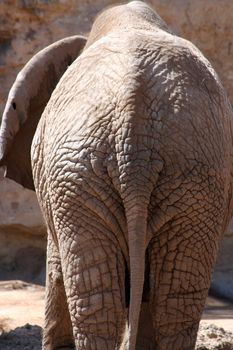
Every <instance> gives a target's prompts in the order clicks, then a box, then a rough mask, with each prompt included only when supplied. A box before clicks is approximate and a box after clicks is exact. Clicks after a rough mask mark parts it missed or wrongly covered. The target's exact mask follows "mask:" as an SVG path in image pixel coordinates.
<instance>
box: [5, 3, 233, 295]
mask: <svg viewBox="0 0 233 350" xmlns="http://www.w3.org/2000/svg"><path fill="white" fill-rule="evenodd" d="M0 3H1V6H0V116H1V115H2V111H3V109H4V104H5V102H6V98H7V94H8V91H9V89H10V87H11V85H12V83H13V81H14V80H15V77H16V75H17V73H18V72H19V70H20V69H21V68H22V66H23V65H24V64H25V63H26V62H27V61H28V60H29V59H30V58H31V57H32V56H33V55H34V54H35V53H36V52H38V51H39V50H40V49H42V48H44V47H45V46H47V45H49V44H50V43H52V42H54V41H56V40H58V39H61V38H63V37H66V36H70V35H74V34H85V33H88V31H89V29H90V27H91V24H92V22H93V19H94V17H95V16H96V14H97V13H98V12H99V11H100V10H101V9H103V8H104V7H106V6H109V5H113V4H116V3H118V1H114V0H112V1H111V0H78V1H77V0H36V1H35V0H17V1H16V0H4V1H1V0H0ZM148 3H150V4H151V5H152V7H154V8H155V9H156V10H157V12H158V13H159V14H160V15H161V17H162V18H163V19H164V20H165V21H166V22H167V23H168V24H169V25H170V27H171V28H172V29H173V30H174V32H176V33H177V34H178V35H180V36H182V37H184V38H186V39H189V40H191V41H192V42H193V43H194V44H195V45H196V46H197V47H198V48H199V49H200V50H201V51H202V52H203V53H204V54H205V55H206V57H207V58H208V59H209V60H210V62H211V63H212V64H213V66H214V68H215V69H216V71H217V72H218V74H219V76H220V78H221V79H222V82H223V85H224V86H225V89H226V90H227V92H228V95H229V97H230V99H231V102H232V103H233V18H232V13H233V1H232V0H221V1H219V0H195V1H191V0H173V1H170V0H150V1H148ZM16 187H17V188H16ZM25 191H26V190H23V189H22V188H21V187H20V186H17V185H15V184H14V183H13V182H9V181H8V180H5V181H4V183H2V184H1V185H0V196H1V199H0V235H1V237H0V239H1V242H4V243H2V244H1V249H0V262H1V261H5V262H6V261H10V260H11V259H15V257H16V256H17V254H18V253H17V252H19V251H21V250H20V249H24V247H29V248H30V246H31V245H32V246H33V247H36V249H37V248H38V247H39V248H42V247H43V249H44V246H45V243H44V242H45V240H44V236H43V234H44V232H45V231H44V229H43V228H42V219H41V216H40V213H39V208H38V206H37V202H36V198H35V194H31V192H30V191H26V192H25ZM32 234H33V235H32ZM29 237H33V238H32V239H31V238H29ZM232 240H233V238H231V240H230V241H231V242H232ZM33 242H34V243H33ZM227 242H229V240H228V241H227ZM228 246H229V243H228V244H226V247H228ZM30 249H31V248H30ZM224 256H226V255H225V248H224V244H223V248H222V251H221V255H220V258H219V260H218V261H219V263H218V267H217V269H216V274H215V277H214V281H215V286H216V283H218V285H219V286H220V285H221V284H222V283H225V285H226V286H227V288H228V290H231V291H232V290H233V273H231V274H230V275H229V274H227V273H225V272H224V273H222V272H221V271H220V270H221V269H224V271H226V267H225V266H227V265H229V264H230V265H231V266H233V258H232V254H230V255H227V256H228V260H227V262H226V259H225V260H224V264H223V263H222V261H223V260H221V259H223V257H224ZM221 257H222V258H221ZM1 259H2V260H1ZM223 265H224V268H222V266H223ZM219 271H220V272H219ZM219 273H220V275H221V278H222V279H221V278H220V277H219V276H220V275H219ZM225 276H227V277H225ZM226 278H227V282H226ZM216 281H217V282H216ZM224 281H225V282H224ZM229 281H230V283H231V284H229ZM232 298H233V293H232Z"/></svg>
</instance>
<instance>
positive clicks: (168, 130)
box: [43, 31, 231, 189]
mask: <svg viewBox="0 0 233 350" xmlns="http://www.w3.org/2000/svg"><path fill="white" fill-rule="evenodd" d="M123 34H124V35H122V36H120V35H119V33H115V34H111V36H109V37H107V38H102V39H100V40H99V41H97V42H96V43H95V44H93V45H91V46H90V47H89V48H88V49H87V50H85V51H84V52H83V53H82V55H81V56H80V57H79V58H78V59H77V60H76V61H75V62H74V63H73V64H72V65H71V66H70V68H69V69H68V70H67V72H66V73H65V74H64V76H63V78H62V79H61V80H60V82H59V84H58V86H57V88H56V89H55V91H54V93H53V95H52V98H51V100H50V101H49V103H48V106H47V108H46V110H45V113H44V115H43V118H44V120H45V124H47V125H49V127H45V134H44V139H45V155H46V156H45V162H47V163H48V166H49V167H50V168H51V167H53V168H56V164H57V163H58V162H63V163H64V162H66V163H69V160H70V159H72V162H73V163H74V164H77V163H78V162H79V159H81V160H82V161H81V162H83V160H84V159H85V162H86V163H89V164H95V167H96V168H99V171H100V172H101V169H100V168H101V167H102V168H104V166H105V165H106V163H108V164H109V167H110V168H111V169H115V170H114V171H113V173H112V177H113V178H118V179H121V180H118V181H116V187H117V188H118V189H120V188H121V187H122V184H121V183H120V182H121V181H122V183H123V184H125V182H127V181H128V180H127V181H126V177H129V178H130V177H132V174H143V172H144V173H146V174H145V176H144V179H143V180H142V179H141V177H140V176H141V175H140V176H139V178H138V182H137V181H135V183H136V187H137V186H138V184H140V183H142V182H145V181H146V180H145V179H147V180H148V178H149V179H150V181H151V182H152V183H153V186H154V185H155V183H156V181H157V175H158V173H161V171H162V170H161V169H163V174H164V175H163V176H165V175H166V174H171V176H173V177H174V176H177V174H180V173H183V174H186V175H187V176H194V175H193V174H192V173H195V172H196V170H195V169H199V170H197V176H198V177H200V173H201V172H204V176H205V177H208V176H209V175H208V174H209V172H210V173H214V174H218V175H214V176H215V177H216V176H218V177H226V176H228V175H227V174H228V173H229V170H227V174H225V175H224V176H223V172H224V170H223V169H228V168H229V169H230V166H229V164H230V146H229V145H230V143H231V135H230V109H229V104H228V102H227V99H226V96H225V93H224V91H223V88H222V86H221V83H220V82H219V80H218V77H217V75H216V73H215V72H214V70H213V69H212V67H211V65H210V64H209V62H208V61H207V60H206V59H205V58H204V57H203V56H202V54H201V53H200V52H199V51H198V49H196V48H195V47H194V46H193V45H192V44H191V43H189V42H187V41H186V40H183V39H180V38H177V37H175V36H173V35H171V34H168V33H165V32H163V31H158V33H157V34H156V33H148V32H147V31H139V32H135V33H127V32H124V33H123ZM46 158H47V160H46ZM91 159H94V160H95V161H93V162H92V161H91ZM90 167H91V168H92V165H90ZM71 168H72V167H71ZM60 169H62V167H60ZM119 169H120V170H119ZM144 169H146V170H144ZM225 173H226V172H225ZM125 174H127V175H126V177H125ZM148 174H149V175H148ZM188 174H189V175H188ZM134 177H135V178H137V176H134Z"/></svg>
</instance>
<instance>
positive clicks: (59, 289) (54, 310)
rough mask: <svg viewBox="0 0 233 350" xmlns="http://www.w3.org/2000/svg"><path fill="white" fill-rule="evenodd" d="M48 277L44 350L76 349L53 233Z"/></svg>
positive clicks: (50, 241)
mask: <svg viewBox="0 0 233 350" xmlns="http://www.w3.org/2000/svg"><path fill="white" fill-rule="evenodd" d="M47 251H48V252H47V278H46V300H45V324H44V332H43V346H42V349H43V350H71V349H72V350H74V349H75V345H74V339H73V332H72V326H71V320H70V314H69V311H68V306H67V302H66V299H67V298H66V295H65V289H64V284H63V276H62V271H61V262H60V255H59V252H58V249H57V247H56V244H55V242H54V241H53V237H52V235H51V233H48V249H47Z"/></svg>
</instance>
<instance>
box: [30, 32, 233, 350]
mask: <svg viewBox="0 0 233 350" xmlns="http://www.w3.org/2000/svg"><path fill="white" fill-rule="evenodd" d="M124 35H125V36H124V39H122V38H118V37H117V36H112V37H111V36H110V37H107V38H105V39H103V40H101V41H100V42H99V43H98V42H97V43H96V45H94V46H93V47H90V48H88V49H87V50H86V51H85V52H84V54H83V55H82V56H80V58H79V59H78V60H77V61H76V62H75V63H74V64H73V65H72V66H71V67H70V69H69V70H68V72H67V74H65V76H64V78H63V79H62V81H61V82H60V84H59V86H58V88H57V89H56V91H55V93H54V95H53V97H52V99H51V100H50V102H49V104H48V106H47V109H46V111H45V114H44V116H43V121H42V123H41V125H43V124H44V125H45V131H44V133H43V132H42V134H41V135H43V137H44V139H45V141H44V148H43V150H41V152H43V164H42V165H41V164H40V165H38V163H37V164H35V167H34V168H35V177H36V178H38V176H37V172H40V171H41V169H42V168H43V169H44V171H43V174H45V175H44V183H45V187H44V188H46V193H47V196H48V198H51V199H52V204H51V205H52V207H53V211H54V215H53V216H54V220H55V223H54V225H55V226H56V227H57V230H56V232H57V233H58V241H60V242H61V243H60V244H61V246H63V243H62V242H63V241H64V240H65V239H66V238H65V237H67V236H72V237H73V242H74V243H73V244H72V246H71V247H70V248H69V249H68V251H69V254H71V252H72V253H73V254H74V252H75V251H76V249H77V251H78V252H79V254H82V252H83V250H84V249H85V245H86V246H87V247H89V246H88V243H86V240H87V237H89V239H91V240H92V239H94V238H96V237H98V239H99V240H98V242H100V241H101V242H103V246H102V248H100V247H98V248H96V252H100V251H104V250H105V253H106V252H107V251H108V248H106V247H105V242H108V244H106V245H107V246H109V245H110V246H111V250H114V249H113V246H114V247H117V249H116V251H115V255H114V259H115V260H114V259H113V260H114V264H115V265H114V264H113V265H114V266H115V267H114V273H116V274H117V278H118V279H119V281H120V282H119V285H118V287H119V286H120V288H119V290H117V292H116V294H114V293H115V292H112V295H113V299H114V298H115V299H114V300H113V301H111V303H112V304H111V305H113V306H114V307H115V309H114V310H115V311H114V317H115V321H114V322H115V323H114V327H115V328H114V330H113V331H112V330H111V331H109V332H107V331H106V329H105V326H103V328H102V329H101V327H100V329H99V330H98V329H97V328H98V327H97V328H96V327H95V326H93V329H94V331H93V332H97V334H98V336H97V338H98V337H99V338H98V339H100V338H101V337H102V338H103V339H105V337H106V339H107V338H108V337H109V339H110V338H111V341H112V342H110V343H108V342H107V340H106V343H105V347H104V348H106V349H110V347H111V346H115V348H118V347H119V346H120V341H121V335H122V334H120V333H121V332H122V331H123V329H124V322H125V321H126V319H125V313H124V311H123V310H124V308H125V307H126V301H125V295H124V293H125V290H124V271H123V270H124V267H125V268H126V267H127V265H128V269H129V270H130V273H131V285H130V288H131V297H130V311H129V328H130V332H131V333H130V335H129V340H128V349H130V350H133V349H134V348H135V342H136V334H137V327H138V319H139V312H140V304H141V300H142V293H143V292H142V291H143V282H144V272H145V271H144V270H145V269H144V261H145V255H146V254H147V255H148V257H149V258H148V259H149V263H150V272H149V274H148V275H146V276H145V278H146V279H149V280H150V283H149V285H150V290H149V299H150V305H151V313H152V318H153V327H154V332H155V343H156V345H155V346H157V347H158V348H159V349H161V350H162V349H166V350H169V349H172V350H175V349H179V350H180V349H187V348H189V349H191V348H193V346H194V342H195V336H196V332H197V327H198V323H199V319H200V314H201V311H202V307H203V303H204V301H205V297H206V294H207V290H208V287H209V280H210V272H211V269H212V267H213V264H214V260H215V257H216V252H217V247H218V242H219V239H220V236H221V234H222V232H223V230H224V228H225V226H226V223H227V221H228V220H229V218H230V213H229V205H230V203H229V201H230V197H231V177H230V170H231V142H232V140H231V134H230V123H231V121H230V114H231V112H230V109H229V108H230V107H229V104H228V102H227V100H226V97H225V95H224V92H223V89H222V87H221V84H220V83H219V82H218V79H217V77H216V75H215V73H214V72H213V70H212V68H211V67H210V66H209V64H208V62H207V61H206V60H205V59H204V58H203V57H202V56H201V54H200V53H199V52H198V51H197V50H196V49H195V48H194V47H193V46H191V45H190V44H188V43H187V42H186V41H182V40H181V39H178V38H177V39H175V40H174V37H172V36H171V35H168V34H165V33H164V32H161V33H160V34H159V33H158V35H161V38H162V39H161V40H160V39H159V36H158V37H156V36H154V35H148V34H147V33H145V32H144V31H139V32H134V33H133V34H127V33H126V32H124ZM46 125H49V128H48V127H47V126H46ZM41 130H42V128H41V129H39V131H38V135H40V132H41ZM38 137H40V136H38ZM34 147H36V139H35V141H34ZM37 187H38V189H39V190H38V192H39V193H40V192H41V191H45V190H44V188H43V186H42V184H41V183H37ZM42 197H44V195H43V196H42ZM45 210H46V209H45ZM73 211H75V214H74V213H73ZM70 212H71V214H70ZM85 228H86V231H85ZM88 233H89V234H88ZM59 235H60V236H59ZM105 239H106V241H105ZM77 242H79V243H78V244H79V246H78V244H77ZM109 242H111V244H110V243H109ZM99 244H100V243H99ZM90 246H91V245H90ZM80 247H82V248H80ZM64 249H65V247H64ZM87 250H88V251H91V249H90V247H89V248H87ZM80 252H81V253H80ZM67 254H68V253H67ZM83 254H84V253H83ZM109 254H110V251H109ZM97 255H98V254H97ZM99 255H101V254H100V253H99ZM106 256H107V253H106ZM106 256H105V258H104V259H105V260H106ZM85 259H87V260H88V259H89V262H88V264H89V265H88V271H89V276H88V277H83V275H82V273H81V272H80V275H79V279H80V278H81V277H80V276H82V278H83V281H84V282H85V283H84V284H86V283H87V282H88V281H89V282H88V283H90V284H93V285H94V286H95V288H97V287H98V286H97V282H96V279H98V278H100V280H101V282H103V280H104V277H103V275H101V273H100V271H101V269H100V268H97V272H93V270H92V267H93V266H92V265H91V264H92V263H91V262H90V258H88V256H86V255H85ZM85 259H84V260H85ZM109 259H110V258H109ZM117 259H119V261H120V265H119V264H118V262H117ZM81 260H82V259H81ZM94 260H95V259H94ZM94 260H93V261H94ZM110 260H111V259H110ZM113 260H111V262H112V263H113ZM106 264H107V263H106ZM116 266H117V268H116ZM66 268H67V269H68V267H67V266H65V268H64V269H66ZM78 268H80V266H78ZM115 268H116V269H115ZM99 273H100V276H101V277H99ZM109 273H110V272H109ZM109 278H113V276H112V275H111V277H109ZM108 282H109V281H108ZM104 283H105V282H103V285H104ZM106 283H107V282H106ZM71 285H72V284H69V282H68V287H67V289H69V288H71ZM101 286H102V285H101ZM114 286H115V284H114ZM81 288H82V286H81V285H79V286H78V287H77V289H78V293H80V295H81V296H83V295H85V293H84V292H85V291H82V290H81ZM95 288H94V290H95ZM104 288H105V289H104V292H103V291H102V292H101V291H97V292H93V293H94V295H95V298H96V299H95V298H94V297H93V296H92V298H91V297H90V298H89V302H91V301H92V302H93V305H92V306H93V309H95V308H97V301H96V300H97V299H98V300H99V299H100V296H102V299H101V300H102V303H103V304H104V305H105V301H106V298H107V292H108V288H110V289H111V288H112V287H111V286H110V285H108V283H107V284H105V285H104ZM114 288H116V286H115V287H114ZM97 289H98V288H97ZM95 293H96V294H95ZM110 294H111V290H110ZM73 297H74V296H72V295H70V298H71V299H72V298H73ZM83 298H84V299H85V298H86V296H85V297H84V296H83ZM119 298H122V300H121V301H120V302H119ZM85 300H86V299H85ZM103 300H105V301H103ZM116 300H117V301H116ZM105 306H106V305H105ZM90 312H91V311H90ZM93 312H94V315H95V316H96V317H97V316H98V315H99V313H98V310H97V309H96V310H95V311H93ZM77 315H78V316H77ZM77 315H76V317H78V318H79V320H80V322H81V323H80V324H81V326H80V327H81V328H82V327H83V329H84V331H87V329H88V331H90V329H91V327H92V326H90V325H88V327H87V328H85V322H88V319H90V318H91V317H90V314H88V312H87V313H86V314H85V311H84V308H82V306H81V307H80V310H79V311H77ZM85 317H86V319H85ZM74 318H75V316H74ZM92 321H93V319H92ZM92 321H91V320H90V324H91V322H92ZM107 321H108V320H107ZM107 321H106V319H105V320H104V317H103V318H101V322H103V324H104V322H105V323H106V322H107ZM96 329H97V330H96ZM77 332H78V331H77ZM105 332H106V333H105ZM106 334H107V335H106ZM90 339H92V338H90ZM114 339H115V343H114ZM80 341H81V340H80ZM90 342H91V340H90ZM77 344H81V343H77ZM98 344H102V345H101V346H103V343H101V341H100V340H99V343H98ZM106 344H108V345H106ZM109 344H111V345H109ZM113 344H114V345H113ZM82 348H84V347H82ZM112 348H113V347H112ZM96 349H100V345H98V346H97V345H96Z"/></svg>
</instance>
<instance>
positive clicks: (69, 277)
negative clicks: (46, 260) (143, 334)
mask: <svg viewBox="0 0 233 350" xmlns="http://www.w3.org/2000/svg"><path fill="white" fill-rule="evenodd" d="M96 226H97V225H96ZM105 231H107V230H105ZM73 236H74V237H72V244H71V246H69V247H67V246H66V245H64V246H62V242H63V241H64V240H63V239H62V237H61V240H60V243H61V249H62V252H63V254H64V257H65V258H64V259H62V264H63V271H64V278H65V281H66V282H65V288H66V294H67V298H68V304H69V309H70V315H71V320H72V326H73V332H74V337H75V345H76V348H77V349H79V350H84V349H85V350H113V349H118V348H119V347H120V344H121V341H122V337H123V332H124V330H125V323H126V312H125V293H124V279H125V261H124V258H123V255H122V252H121V250H120V248H119V245H118V244H117V242H115V241H114V242H113V240H112V239H109V238H108V237H107V235H106V232H105V234H103V233H102V232H99V231H98V230H97V229H95V232H94V227H93V226H92V227H91V228H88V223H86V224H85V228H84V225H83V226H82V227H79V228H77V231H76V232H74V231H73Z"/></svg>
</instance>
